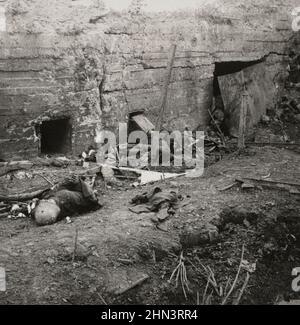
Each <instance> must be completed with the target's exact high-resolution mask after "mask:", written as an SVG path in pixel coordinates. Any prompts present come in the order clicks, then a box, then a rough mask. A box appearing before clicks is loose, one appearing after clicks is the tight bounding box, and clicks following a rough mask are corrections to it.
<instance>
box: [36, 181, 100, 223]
mask: <svg viewBox="0 0 300 325" xmlns="http://www.w3.org/2000/svg"><path fill="white" fill-rule="evenodd" d="M100 207H101V205H100V204H99V202H98V198H97V196H96V195H95V193H94V191H93V189H92V188H91V187H90V186H89V185H88V184H87V183H85V182H84V181H83V180H82V179H80V178H78V177H72V178H68V179H65V180H64V181H63V182H62V183H61V184H60V185H59V186H58V187H56V188H55V189H54V190H52V191H51V192H49V193H47V194H46V195H45V196H44V197H43V198H42V200H40V201H39V202H38V204H37V206H36V208H35V210H34V213H33V215H34V220H35V222H36V223H37V224H38V225H39V226H45V225H50V224H53V223H55V222H57V221H59V220H61V219H63V218H65V217H68V216H73V215H76V214H80V213H84V212H89V211H92V210H97V209H99V208H100Z"/></svg>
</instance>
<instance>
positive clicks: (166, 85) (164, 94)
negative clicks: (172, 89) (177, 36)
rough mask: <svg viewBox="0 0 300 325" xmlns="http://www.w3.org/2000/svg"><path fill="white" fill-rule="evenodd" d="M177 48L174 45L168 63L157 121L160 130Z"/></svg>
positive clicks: (157, 127)
mask: <svg viewBox="0 0 300 325" xmlns="http://www.w3.org/2000/svg"><path fill="white" fill-rule="evenodd" d="M176 48H177V46H176V45H173V46H172V54H171V57H170V61H169V62H168V65H167V76H166V80H165V83H164V87H163V92H162V99H161V107H160V113H159V116H158V118H157V122H156V129H157V130H158V131H160V129H161V126H162V124H163V121H164V112H165V109H166V105H167V99H168V89H169V84H170V81H171V77H172V68H173V65H174V60H175V53H176Z"/></svg>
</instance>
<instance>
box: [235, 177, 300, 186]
mask: <svg viewBox="0 0 300 325" xmlns="http://www.w3.org/2000/svg"><path fill="white" fill-rule="evenodd" d="M244 180H249V181H254V182H258V183H265V185H266V184H275V185H289V186H296V187H300V184H299V183H293V182H284V181H273V180H268V179H260V178H254V177H243V178H242V179H236V181H237V182H240V183H244Z"/></svg>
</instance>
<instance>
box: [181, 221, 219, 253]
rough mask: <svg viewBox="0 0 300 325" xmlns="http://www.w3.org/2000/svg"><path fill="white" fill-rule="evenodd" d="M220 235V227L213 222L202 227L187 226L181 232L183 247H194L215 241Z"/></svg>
mask: <svg viewBox="0 0 300 325" xmlns="http://www.w3.org/2000/svg"><path fill="white" fill-rule="evenodd" d="M218 237H219V232H218V228H217V227H216V226H214V225H212V224H204V225H203V226H202V227H201V228H200V229H195V228H192V227H188V228H186V229H185V230H184V231H183V232H182V233H181V234H180V243H181V245H182V246H183V247H186V248H188V247H194V246H200V245H204V244H208V243H212V242H215V241H216V240H217V239H218Z"/></svg>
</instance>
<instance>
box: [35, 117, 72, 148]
mask: <svg viewBox="0 0 300 325" xmlns="http://www.w3.org/2000/svg"><path fill="white" fill-rule="evenodd" d="M39 134H40V141H41V143H40V151H41V153H42V154H56V153H59V154H67V153H69V152H70V151H71V134H72V126H71V123H70V120H69V119H68V118H65V119H59V120H51V121H44V122H42V124H41V125H40V126H39Z"/></svg>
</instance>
